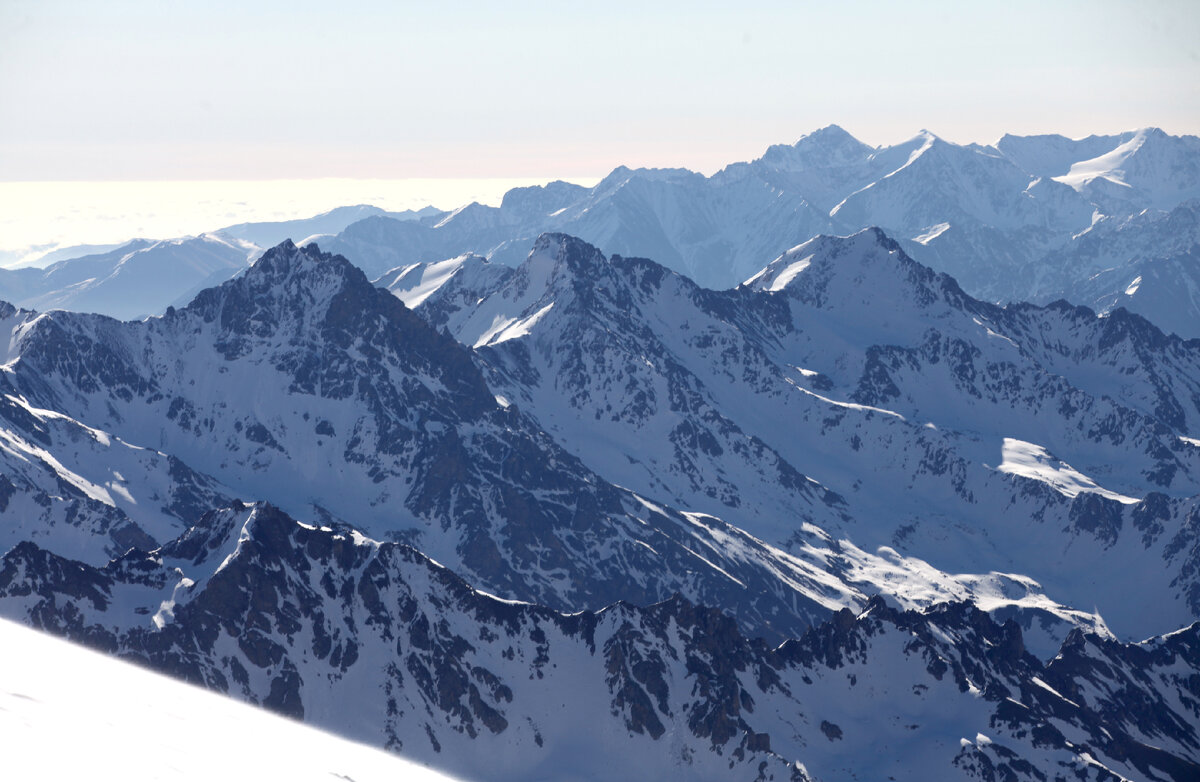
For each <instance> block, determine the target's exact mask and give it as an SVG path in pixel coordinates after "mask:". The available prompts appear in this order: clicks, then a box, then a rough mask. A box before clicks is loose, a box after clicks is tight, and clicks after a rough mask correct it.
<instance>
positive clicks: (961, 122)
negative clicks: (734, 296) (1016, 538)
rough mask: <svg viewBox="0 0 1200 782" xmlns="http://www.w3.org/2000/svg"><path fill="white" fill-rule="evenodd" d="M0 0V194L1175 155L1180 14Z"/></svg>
mask: <svg viewBox="0 0 1200 782" xmlns="http://www.w3.org/2000/svg"><path fill="white" fill-rule="evenodd" d="M734 6H735V4H733V3H728V2H705V0H694V1H693V2H645V1H644V0H643V1H642V2H626V1H625V0H607V1H606V2H604V3H576V2H520V1H519V0H513V2H506V3H493V2H482V1H475V0H443V1H442V2H437V3H411V2H395V1H394V0H386V1H385V0H342V1H341V2H338V3H332V2H321V3H317V2H308V1H307V0H289V1H288V2H273V1H267V0H236V1H235V2H230V1H228V0H206V2H185V1H184V0H105V2H94V0H0V181H8V182H13V181H40V180H69V181H71V180H100V181H113V180H132V181H138V180H196V179H204V180H261V179H308V178H318V177H345V178H380V179H398V178H410V177H432V178H463V177H466V178H492V177H508V178H512V177H533V178H546V179H549V178H555V177H562V178H579V177H597V176H602V175H603V174H604V173H606V172H608V171H609V170H611V169H612V168H614V167H615V166H617V165H622V164H624V165H630V166H684V167H688V168H691V169H694V170H699V171H703V172H705V173H711V172H713V171H715V170H717V169H719V168H721V167H722V166H723V165H725V164H726V163H730V162H734V161H737V160H748V159H752V158H754V157H757V156H758V155H760V154H761V153H762V151H763V150H764V149H765V148H766V147H767V146H769V145H770V144H774V143H791V142H794V141H795V140H796V139H797V138H799V137H800V136H801V135H803V134H805V133H807V132H810V131H812V130H814V129H816V128H819V127H822V126H825V125H828V124H830V123H836V124H839V125H841V126H843V127H845V128H846V129H847V130H849V131H850V132H851V133H853V134H855V135H856V136H858V137H859V138H860V139H862V140H863V141H866V142H867V143H869V144H873V145H880V144H891V143H896V142H899V141H902V140H904V139H906V138H909V137H911V136H912V135H914V134H915V133H916V132H917V131H918V130H921V129H923V128H927V129H929V130H931V131H933V132H934V133H937V134H938V135H940V136H942V137H943V138H946V139H948V140H951V141H956V142H960V143H963V142H971V141H976V142H981V143H991V142H994V141H995V140H996V139H997V138H999V136H1001V135H1002V134H1003V133H1005V132H1013V133H1039V132H1059V133H1063V134H1066V135H1070V136H1082V135H1087V134H1089V133H1111V132H1117V131H1121V130H1127V129H1131V128H1135V127H1142V126H1147V125H1156V126H1159V127H1162V128H1163V129H1165V130H1167V131H1168V132H1170V133H1175V134H1181V133H1191V134H1200V2H1195V0H1157V1H1155V0H1141V1H1139V2H1118V1H1116V0H1090V1H1089V2H1076V1H1073V0H1062V1H1060V2H1053V3H1048V2H1044V1H1041V2H1028V1H1027V0H1009V1H1008V2H1003V3H999V2H987V3H984V2H963V0H945V1H940V0H939V1H930V2H904V3H901V2H884V1H882V0H880V1H873V0H847V1H846V2H838V3H833V2H830V3H817V2H804V1H803V0H788V1H787V2H746V3H743V4H740V5H739V6H738V7H737V8H736V9H735V7H734Z"/></svg>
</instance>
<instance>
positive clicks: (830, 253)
mask: <svg viewBox="0 0 1200 782" xmlns="http://www.w3.org/2000/svg"><path fill="white" fill-rule="evenodd" d="M899 258H903V259H904V260H908V256H907V255H905V254H904V251H903V250H902V249H901V248H900V245H899V244H897V243H896V241H895V240H893V239H892V238H891V237H890V236H888V235H887V234H886V233H884V232H883V230H882V229H880V228H876V227H871V228H864V229H863V230H861V231H859V232H858V233H855V234H851V235H850V236H829V235H826V234H821V235H820V236H814V237H813V238H812V239H809V240H808V241H807V242H804V243H803V244H799V245H797V246H795V247H793V248H792V249H790V250H788V251H787V252H785V253H784V254H783V255H781V256H779V257H778V258H776V259H775V260H774V261H772V262H771V263H769V264H768V265H767V266H766V267H765V268H763V269H762V271H760V272H758V274H755V275H754V276H753V277H751V278H750V279H748V280H746V281H745V282H744V283H742V285H743V286H744V287H747V288H750V289H752V290H761V291H769V292H772V293H774V292H778V291H782V290H787V289H789V288H792V287H795V286H799V285H802V284H803V282H804V281H803V280H802V279H801V275H802V274H804V275H805V276H809V277H811V276H813V275H816V274H824V273H832V272H833V271H834V270H835V268H836V267H844V266H845V265H846V263H847V262H853V263H854V265H856V266H864V265H868V264H869V265H880V263H881V262H883V261H885V260H886V261H892V260H894V259H899ZM814 261H815V262H817V263H816V267H815V268H814V269H813V271H811V272H808V269H809V267H810V266H813V263H814ZM835 262H836V263H835Z"/></svg>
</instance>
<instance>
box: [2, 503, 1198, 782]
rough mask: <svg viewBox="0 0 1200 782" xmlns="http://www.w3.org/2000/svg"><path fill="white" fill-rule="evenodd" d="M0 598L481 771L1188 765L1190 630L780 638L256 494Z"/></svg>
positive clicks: (848, 617) (962, 770)
mask: <svg viewBox="0 0 1200 782" xmlns="http://www.w3.org/2000/svg"><path fill="white" fill-rule="evenodd" d="M0 595H2V596H3V600H4V606H5V610H6V612H7V613H9V614H17V615H20V616H23V617H24V618H25V619H26V621H30V622H32V623H33V625H34V626H36V627H40V628H43V629H47V630H51V631H53V632H56V633H59V634H62V635H65V636H66V637H68V638H71V639H74V640H78V641H81V642H84V643H86V644H89V645H91V646H95V647H98V648H101V649H104V650H106V651H109V652H113V653H116V654H120V655H122V656H125V657H128V658H130V659H133V660H138V661H141V662H144V663H147V664H149V665H151V666H153V667H155V668H158V669H160V670H164V671H168V672H170V673H172V674H174V675H177V676H181V677H183V678H185V679H187V680H189V681H194V682H199V683H203V684H205V685H207V686H210V687H214V688H216V689H219V690H222V691H227V692H229V693H231V694H236V695H237V696H239V697H242V698H245V699H247V700H250V701H252V702H255V703H262V704H263V705H265V706H267V707H269V708H273V709H275V710H278V711H281V712H283V713H285V714H289V715H293V716H297V717H305V718H308V719H309V720H310V721H312V722H314V723H315V724H318V725H323V726H327V727H330V728H332V729H334V730H337V731H340V732H344V733H349V734H350V735H352V736H354V737H355V738H359V739H364V740H367V741H370V742H372V743H377V744H381V745H383V746H386V747H389V748H391V749H394V750H396V751H398V752H401V753H403V754H405V755H408V756H410V757H413V758H416V759H420V760H424V761H427V762H429V763H432V764H436V765H437V766H439V767H441V768H445V769H447V770H450V771H452V772H455V773H461V774H464V775H467V776H468V777H472V778H487V779H513V780H518V779H530V778H559V777H562V776H571V777H580V776H582V777H585V778H596V779H622V778H624V779H628V778H643V777H647V776H648V777H652V778H678V777H684V776H686V777H687V778H689V779H713V780H717V779H789V780H808V779H837V778H843V777H844V776H846V775H852V774H853V775H860V776H862V775H868V776H870V777H871V778H889V777H890V778H894V779H913V780H917V779H928V778H930V777H931V776H936V777H938V778H943V779H945V778H973V779H1001V778H1030V777H1033V778H1047V779H1050V778H1059V779H1112V778H1114V775H1119V777H1122V778H1124V777H1128V778H1147V779H1174V780H1181V781H1182V780H1187V779H1194V778H1195V775H1196V774H1197V773H1200V763H1197V760H1196V756H1197V750H1198V749H1200V736H1198V735H1197V731H1196V726H1197V722H1196V721H1195V719H1194V718H1195V708H1196V700H1195V697H1196V695H1197V692H1196V683H1195V682H1196V679H1197V671H1200V624H1196V625H1193V626H1191V627H1190V628H1188V629H1185V630H1182V631H1179V632H1177V633H1173V634H1171V635H1169V636H1166V637H1162V638H1156V639H1152V640H1150V641H1146V642H1144V643H1141V644H1121V643H1118V642H1115V641H1111V640H1108V639H1105V638H1101V637H1099V636H1096V635H1094V634H1084V633H1082V632H1081V631H1079V630H1075V631H1073V632H1072V634H1071V635H1070V636H1069V637H1068V638H1067V641H1066V643H1065V644H1064V645H1063V647H1062V649H1061V651H1060V652H1059V654H1058V655H1057V656H1056V657H1054V658H1053V659H1052V660H1051V661H1050V662H1048V663H1043V662H1041V661H1040V660H1039V659H1038V658H1037V657H1034V656H1033V655H1031V654H1029V653H1028V652H1027V651H1026V650H1025V648H1024V645H1023V643H1022V636H1021V630H1020V628H1019V626H1018V625H1017V624H1016V623H1015V622H1013V621H1012V620H1009V621H1008V622H1006V623H1004V624H1002V625H1001V624H999V623H997V622H995V621H994V620H992V619H991V618H990V617H988V615H987V614H985V613H983V612H981V611H980V610H979V609H978V608H976V607H974V606H973V605H970V604H969V603H950V604H941V605H939V606H937V607H935V608H932V609H928V610H926V611H924V612H914V611H909V612H903V611H898V610H896V609H893V608H889V607H888V605H887V603H886V602H885V601H883V600H882V599H880V598H873V599H872V600H871V601H870V602H869V603H868V604H867V606H866V608H865V610H864V611H863V612H862V613H860V614H858V615H855V613H853V612H851V611H848V610H845V609H843V610H841V611H839V612H838V613H837V614H835V615H834V616H833V617H832V619H831V620H830V621H828V622H826V623H824V624H821V625H819V626H817V627H815V628H813V629H811V630H809V631H808V632H806V633H805V634H804V635H803V636H801V637H800V638H798V639H797V640H792V641H788V642H786V643H784V644H782V645H780V646H778V647H777V648H771V646H769V645H767V644H765V643H764V642H763V641H762V640H761V639H749V638H747V637H746V636H745V635H744V634H742V633H741V632H740V630H739V628H738V626H737V623H736V622H734V621H733V620H732V619H730V618H729V617H728V616H727V615H725V614H724V613H723V612H721V611H719V610H717V609H712V608H704V607H701V606H697V605H695V604H694V603H692V602H690V601H688V600H686V599H684V598H682V597H675V598H672V599H671V600H668V601H666V602H663V603H659V604H656V605H651V606H647V607H636V606H632V605H630V604H628V603H624V602H622V603H617V604H615V605H613V606H610V607H608V608H605V609H603V610H602V611H599V612H586V611H585V612H580V613H574V614H562V613H557V612H554V611H551V610H549V609H546V608H543V607H540V606H536V605H533V604H528V603H518V602H513V601H507V600H501V599H498V598H495V597H492V596H491V595H488V594H486V593H482V592H479V591H476V590H474V589H472V588H471V587H470V586H468V585H467V584H466V583H465V582H464V581H462V580H461V579H460V578H458V577H457V576H455V575H453V574H452V573H451V572H450V571H449V570H447V569H446V568H444V567H442V566H440V565H438V564H436V563H435V562H433V561H431V560H430V559H428V558H427V557H425V556H423V555H422V554H420V553H419V552H418V551H416V550H415V549H413V548H412V547H410V546H407V545H404V544H398V543H376V542H374V541H371V540H368V539H365V538H362V537H361V536H358V535H356V534H354V533H353V532H349V533H344V532H337V531H334V530H333V529H329V528H319V529H318V528H313V527H310V526H307V525H303V524H299V523H297V522H295V521H294V520H292V519H291V518H289V517H287V516H286V515H285V514H284V513H283V512H281V511H279V510H278V509H276V508H274V507H273V506H270V505H266V504H261V505H256V506H252V507H246V506H242V505H240V504H239V505H235V506H233V507H231V508H228V509H225V510H221V511H214V512H212V513H209V514H207V515H206V516H205V517H204V518H202V519H201V520H200V521H199V523H198V524H196V525H195V526H194V527H192V528H191V529H190V530H189V531H188V532H187V533H186V534H185V535H183V536H181V537H180V538H179V539H177V540H174V541H171V542H170V543H168V544H167V545H165V546H163V547H162V548H160V549H158V550H156V551H155V552H153V553H149V554H147V553H145V552H141V551H136V550H133V551H130V552H129V553H128V554H126V555H125V556H123V557H121V558H118V559H116V560H113V561H112V562H110V563H109V564H108V565H106V566H105V567H103V568H96V567H92V566H88V565H84V564H82V563H77V562H71V561H68V560H64V559H62V558H60V557H58V556H57V555H55V554H52V553H50V552H47V551H45V550H44V549H41V548H39V547H37V546H36V545H34V544H31V543H22V544H20V545H18V546H17V547H15V548H14V549H13V550H12V551H10V552H9V553H8V554H7V555H6V556H5V557H4V559H3V561H2V564H0ZM130 611H131V612H132V614H133V615H140V616H142V617H144V618H145V619H146V620H147V621H144V622H128V621H127V616H126V612H130ZM123 620H124V621H123ZM351 714H352V715H353V719H352V720H351V719H347V716H348V715H351Z"/></svg>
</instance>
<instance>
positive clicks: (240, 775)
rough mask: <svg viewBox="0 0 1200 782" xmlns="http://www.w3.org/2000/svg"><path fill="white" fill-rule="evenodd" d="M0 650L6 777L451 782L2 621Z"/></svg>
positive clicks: (123, 781)
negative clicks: (0, 656) (1, 655)
mask: <svg viewBox="0 0 1200 782" xmlns="http://www.w3.org/2000/svg"><path fill="white" fill-rule="evenodd" d="M0 648H3V649H4V665H3V666H0V736H2V737H3V739H2V743H3V746H4V758H3V767H4V775H5V777H6V778H8V779H13V780H16V779H26V780H33V779H46V780H51V779H57V780H70V779H75V780H83V779H87V780H95V782H127V780H130V779H140V780H173V781H176V782H212V780H215V779H226V780H268V779H281V780H282V779H286V780H294V782H330V780H334V779H342V780H355V782H385V780H387V781H389V782H394V781H395V780H405V782H450V780H451V779H452V778H451V777H449V776H446V775H445V774H441V773H438V772H435V771H431V770H430V769H427V768H425V767H423V766H421V765H418V764H416V763H413V762H412V761H409V760H405V759H403V758H401V757H398V756H396V755H394V754H391V753H387V752H383V751H381V750H378V749H373V748H371V747H368V746H366V745H363V744H358V743H355V742H352V741H349V740H347V739H343V738H339V737H337V736H334V735H332V734H329V733H323V732H321V731H318V730H315V729H313V728H311V727H308V726H305V725H303V724H300V723H298V722H295V721H293V720H289V719H287V718H284V717H280V716H277V715H274V714H271V713H270V712H267V711H263V710H261V709H258V708H255V707H253V706H249V705H245V704H241V703H238V702H237V701H234V700H232V699H229V698H226V697H223V696H221V695H218V694H216V693H213V692H209V691H207V690H203V689H200V688H198V687H195V686H192V685H189V684H184V683H182V682H179V681H177V680H175V679H170V678H167V677H165V676H163V675H161V674H158V673H154V672H151V671H148V670H146V669H144V668H139V667H137V666H134V665H132V664H130V663H127V662H122V661H118V660H115V659H113V658H111V657H109V656H107V655H103V654H100V653H98V652H94V651H91V650H88V649H85V648H83V647H82V646H77V645H75V644H71V643H67V642H65V641H62V640H59V639H57V638H52V637H50V636H48V635H44V634H42V633H39V632H36V631H34V630H30V629H28V628H26V627H21V626H20V625H17V624H15V623H13V622H10V621H7V620H0Z"/></svg>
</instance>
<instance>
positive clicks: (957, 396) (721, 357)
mask: <svg viewBox="0 0 1200 782" xmlns="http://www.w3.org/2000/svg"><path fill="white" fill-rule="evenodd" d="M477 265H478V264H477ZM430 268H439V267H430ZM409 275H410V276H414V277H416V276H418V275H416V271H415V270H410V272H409ZM464 276H468V275H464ZM421 279H425V278H424V277H422V278H421ZM438 279H440V280H443V282H442V287H441V288H438V289H436V290H432V291H431V290H429V288H430V287H432V285H430V286H427V287H426V288H425V289H423V290H422V299H421V301H420V304H419V306H418V308H417V311H418V312H419V313H425V312H426V311H427V310H428V311H429V312H430V313H431V314H432V315H433V320H434V322H436V323H437V324H438V325H439V327H443V326H444V327H448V328H449V329H450V331H451V333H453V334H455V335H456V336H457V337H458V338H459V339H460V340H461V341H462V342H463V343H464V344H466V345H471V346H474V347H475V349H476V356H477V361H478V362H479V363H480V365H481V366H482V367H483V368H484V369H485V370H486V371H487V373H488V374H487V377H488V382H489V384H490V385H491V387H492V388H493V389H495V390H496V391H497V392H498V393H499V394H501V395H502V396H504V397H505V398H506V399H507V400H509V401H511V402H512V403H514V404H515V405H517V406H519V407H520V408H521V409H522V410H523V411H524V412H526V413H528V414H530V415H532V416H533V417H534V418H536V419H537V421H538V422H539V423H540V424H541V425H542V426H544V427H545V428H546V430H547V431H548V432H550V433H551V434H552V435H554V436H555V437H556V438H557V439H558V440H559V441H560V442H563V443H565V444H566V445H567V447H568V448H569V449H570V450H572V451H573V452H574V453H575V454H576V455H577V456H578V457H579V458H580V459H582V460H583V461H584V462H585V463H586V464H588V466H589V467H591V468H592V469H594V470H596V471H597V472H599V473H600V474H603V475H606V476H612V479H613V480H615V481H616V482H617V483H619V484H621V485H624V486H629V487H631V488H633V489H634V490H635V491H638V492H639V493H643V494H646V495H648V496H659V497H664V498H667V499H668V500H669V501H671V502H672V503H674V504H676V505H678V506H680V507H687V508H695V509H699V510H702V511H704V512H707V513H711V514H714V515H718V516H720V517H721V518H722V519H724V520H726V521H729V522H731V523H733V524H734V525H736V526H738V527H741V528H743V529H746V530H748V531H750V532H751V533H753V534H755V535H757V536H759V537H761V538H762V539H764V540H766V541H768V542H769V543H772V544H775V545H779V546H782V547H785V548H791V549H793V550H794V551H795V552H797V553H799V552H802V551H806V550H808V548H809V547H811V546H814V545H816V546H820V545H821V543H820V542H818V541H817V540H816V539H815V538H814V536H811V535H809V534H808V531H807V528H806V527H800V526H797V525H796V524H795V522H794V521H793V520H796V519H799V520H803V521H804V522H806V523H810V524H813V525H816V526H817V527H818V528H819V529H821V530H822V531H823V532H824V533H826V534H829V533H832V535H833V536H834V538H835V539H838V540H845V541H853V542H854V543H855V544H857V545H858V546H861V547H862V548H863V549H866V550H875V549H876V548H878V547H880V546H886V547H889V549H888V550H892V549H894V550H896V551H899V552H900V553H901V554H902V555H910V556H916V557H918V558H920V559H921V560H924V561H925V562H928V563H929V564H931V565H933V566H934V567H936V568H939V569H940V570H942V571H945V572H950V573H963V572H969V571H971V570H972V569H978V568H982V569H983V570H992V571H998V572H1007V573H1022V574H1024V575H1025V576H1029V577H1032V578H1033V579H1035V580H1036V581H1037V582H1040V583H1041V584H1042V585H1043V586H1045V587H1046V589H1047V591H1048V594H1050V595H1052V596H1054V597H1055V598H1056V599H1059V600H1062V601H1064V602H1065V603H1067V604H1070V605H1077V606H1078V605H1089V606H1091V605H1093V604H1094V605H1096V606H1097V607H1098V608H1099V611H1100V613H1101V615H1103V616H1104V617H1105V618H1106V619H1107V620H1108V621H1109V623H1110V626H1111V627H1112V628H1113V629H1114V630H1116V631H1117V632H1118V633H1119V634H1121V635H1122V636H1123V637H1143V636H1145V635H1148V634H1151V633H1154V632H1162V631H1165V630H1169V629H1171V628H1173V627H1176V626H1178V625H1180V624H1183V623H1186V622H1188V621H1191V620H1193V619H1194V618H1195V617H1197V616H1200V585H1198V584H1197V582H1196V580H1195V573H1196V562H1197V556H1198V555H1200V549H1197V534H1198V528H1197V523H1198V521H1197V515H1196V508H1197V507H1198V505H1200V499H1198V498H1197V497H1196V495H1197V494H1198V493H1200V448H1197V447H1196V445H1195V442H1196V438H1194V437H1192V436H1191V435H1192V434H1193V433H1195V432H1196V431H1197V430H1198V429H1200V402H1198V400H1200V386H1198V383H1200V349H1198V348H1200V346H1197V345H1196V344H1195V343H1185V342H1182V341H1180V340H1179V339H1177V338H1173V337H1167V336H1165V335H1163V334H1162V333H1161V332H1159V331H1158V330H1157V329H1155V328H1154V327H1153V326H1152V325H1150V324H1149V323H1147V322H1146V321H1144V320H1141V319H1140V318H1137V317H1136V316H1131V315H1127V314H1120V313H1119V314H1116V315H1113V316H1110V317H1108V318H1097V317H1096V316H1095V315H1094V313H1092V312H1090V311H1088V310H1082V309H1075V308H1071V307H1062V306H1056V307H1048V308H1039V307H1034V306H1031V305H1019V306H1011V307H1008V308H999V307H996V306H994V305H989V304H986V303H983V302H980V301H977V300H975V299H972V298H970V297H969V296H967V295H966V294H964V293H963V292H962V290H961V289H960V288H959V287H958V286H957V284H956V283H955V282H954V281H953V280H952V279H951V278H949V277H946V276H945V275H937V274H936V273H934V272H932V271H931V270H929V269H928V268H925V267H923V266H921V265H920V264H917V263H916V262H915V261H913V260H911V259H910V258H908V257H907V256H906V255H905V254H904V252H903V250H902V249H901V248H900V247H899V246H898V245H897V244H896V243H895V242H893V241H891V240H890V239H888V238H887V237H886V236H885V235H883V234H882V233H881V232H879V231H866V232H863V233H860V234H857V235H855V236H853V237H850V238H844V239H839V238H832V237H821V238H818V239H814V240H812V241H810V242H808V243H805V244H803V245H801V246H799V247H797V248H795V249H793V250H791V251H789V252H788V253H786V254H785V255H784V256H782V257H781V258H780V259H779V260H778V261H776V262H775V263H773V264H771V265H770V266H768V267H767V268H766V269H765V270H763V271H762V272H761V273H760V274H759V275H756V276H755V277H754V278H753V279H752V280H750V281H749V282H748V283H747V285H745V286H743V287H741V288H738V289H735V290H731V291H725V292H714V291H708V290H704V289H702V288H699V287H697V286H696V285H695V284H694V283H692V282H691V281H689V280H687V279H686V278H684V277H681V276H679V275H676V274H673V273H671V272H670V271H668V270H667V269H666V268H664V267H662V266H659V265H658V264H655V263H653V262H651V261H647V260H643V259H627V258H622V257H616V256H614V257H613V258H612V259H611V260H609V259H606V258H604V256H603V255H602V254H601V253H600V252H599V251H598V250H597V249H596V248H594V247H591V246H590V245H587V244H586V243H584V242H581V241H580V240H577V239H573V238H571V237H567V236H564V235H547V236H544V237H542V238H541V239H540V240H539V241H538V243H537V244H536V245H535V246H534V249H533V252H532V253H531V255H530V257H529V260H528V261H527V262H526V263H525V264H523V265H522V266H521V267H519V268H518V269H517V270H516V271H515V272H512V273H511V274H499V275H495V279H494V281H493V282H494V285H495V287H494V289H493V290H492V291H491V292H490V293H487V294H486V295H483V293H482V291H481V290H480V288H479V287H478V285H477V284H475V283H474V282H472V283H470V284H468V288H469V289H470V290H471V293H470V295H468V296H462V295H459V290H460V289H459V288H458V287H457V286H456V284H455V280H457V279H458V276H457V275H447V276H444V277H442V278H438ZM469 279H470V280H473V281H478V280H480V279H483V275H480V274H478V273H474V274H471V275H469ZM443 290H445V291H446V293H445V294H444V295H443V293H442V291H443ZM456 307H457V309H456ZM1066 562H1070V563H1071V566H1070V567H1065V566H1064V563H1066ZM1101 573H1103V574H1104V575H1103V577H1101V576H1100V575H1099V574H1101ZM1148 574H1149V575H1148ZM1151 593H1153V594H1155V595H1156V596H1157V597H1156V598H1155V599H1154V600H1153V601H1152V602H1153V605H1154V608H1153V609H1152V610H1148V609H1147V607H1146V605H1145V602H1146V601H1145V600H1144V599H1142V598H1141V597H1139V598H1138V599H1135V600H1132V601H1131V600H1130V599H1129V597H1130V595H1133V594H1138V595H1141V596H1145V595H1148V594H1151Z"/></svg>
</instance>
